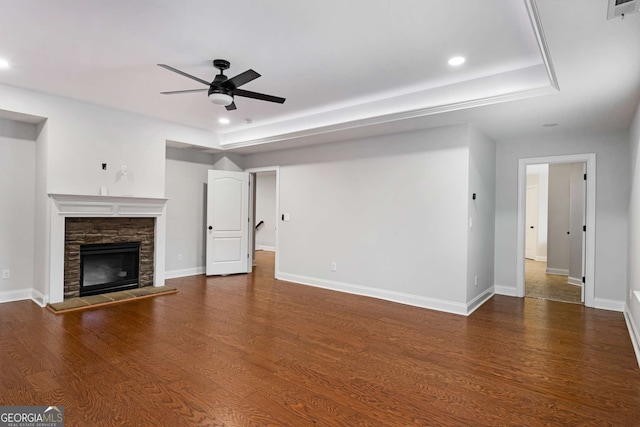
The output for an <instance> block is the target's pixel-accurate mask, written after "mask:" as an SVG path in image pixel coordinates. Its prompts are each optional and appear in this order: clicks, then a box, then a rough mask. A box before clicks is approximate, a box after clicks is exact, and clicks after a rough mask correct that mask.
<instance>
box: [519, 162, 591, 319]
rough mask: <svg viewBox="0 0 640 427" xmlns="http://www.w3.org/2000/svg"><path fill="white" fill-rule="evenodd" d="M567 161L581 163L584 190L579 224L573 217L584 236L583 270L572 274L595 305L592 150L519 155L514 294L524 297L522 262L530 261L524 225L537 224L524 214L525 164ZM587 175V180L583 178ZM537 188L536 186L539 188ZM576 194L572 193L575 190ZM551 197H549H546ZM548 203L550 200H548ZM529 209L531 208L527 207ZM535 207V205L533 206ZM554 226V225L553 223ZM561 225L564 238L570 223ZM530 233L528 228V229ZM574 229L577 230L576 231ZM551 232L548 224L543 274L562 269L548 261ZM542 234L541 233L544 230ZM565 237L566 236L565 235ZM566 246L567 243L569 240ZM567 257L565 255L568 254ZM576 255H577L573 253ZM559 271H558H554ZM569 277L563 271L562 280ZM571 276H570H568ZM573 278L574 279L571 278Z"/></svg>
mask: <svg viewBox="0 0 640 427" xmlns="http://www.w3.org/2000/svg"><path fill="white" fill-rule="evenodd" d="M570 163H582V164H583V165H582V167H583V171H584V173H583V175H582V181H583V183H582V185H584V187H585V188H584V190H583V194H584V202H583V205H584V206H585V207H584V210H583V213H582V215H583V221H582V223H581V224H580V222H579V221H577V222H576V221H575V220H574V224H575V225H576V226H577V227H580V228H581V229H580V232H581V233H583V234H582V236H583V239H582V242H581V244H582V246H583V249H582V254H583V257H582V259H581V265H580V270H581V271H583V272H584V273H583V274H582V276H579V275H578V277H575V279H576V280H577V281H580V282H582V286H579V288H580V290H581V300H583V301H584V304H585V305H586V306H587V307H594V305H595V286H596V285H595V226H596V224H595V215H596V214H595V198H596V186H595V182H596V156H595V154H593V153H586V154H572V155H564V156H553V157H538V158H528V159H520V160H519V161H518V213H517V224H516V241H517V255H516V296H518V297H524V296H525V265H526V261H530V260H531V259H532V258H531V256H532V255H531V249H532V244H531V243H530V244H529V252H528V251H527V248H526V246H527V241H526V240H527V239H526V235H527V231H526V230H527V229H528V230H531V228H530V227H531V226H532V225H533V226H534V227H536V224H535V223H534V224H531V223H527V215H526V208H527V203H526V202H527V168H528V166H529V165H539V164H548V165H549V168H551V166H552V165H559V164H570ZM554 169H555V167H554ZM585 178H586V180H585ZM538 192H540V191H539V188H538ZM534 193H535V190H533V192H530V193H529V194H530V195H529V197H530V198H532V197H533V195H532V194H534ZM574 194H575V193H574ZM563 197H564V198H565V199H568V198H570V193H569V195H568V196H567V195H566V194H565V196H563ZM547 200H550V199H547ZM547 203H549V202H547ZM547 209H549V207H548V206H547ZM530 210H531V209H530ZM533 210H536V209H533ZM538 212H539V210H538ZM539 219H540V216H538V220H539ZM568 221H569V222H571V220H570V219H569V220H568ZM554 227H555V226H554ZM562 228H564V236H565V239H566V237H567V236H570V235H571V229H570V228H571V227H570V224H569V225H567V224H566V223H565V224H564V225H563V226H561V229H562ZM567 232H568V233H569V234H567ZM529 233H531V232H529ZM575 233H578V232H577V231H576V232H575ZM551 234H552V232H551V231H550V224H547V234H546V235H547V254H546V263H547V265H546V266H545V268H544V271H543V273H542V274H544V275H548V274H552V275H553V273H558V272H562V273H564V271H559V270H553V269H554V268H556V269H562V267H558V266H556V265H555V264H551V265H550V263H549V261H550V257H551V256H552V255H551V254H550V253H549V250H550V242H549V241H548V240H549V237H550V236H551ZM553 234H554V237H558V236H559V234H558V232H553ZM538 236H540V234H538ZM543 236H544V234H543ZM567 240H568V239H567ZM539 244H540V240H539V241H538V242H537V245H539ZM568 244H569V247H570V243H568ZM535 256H540V255H539V254H538V253H536V255H534V257H533V260H534V261H535ZM567 258H568V257H567ZM574 258H576V257H574ZM574 261H577V258H576V259H574ZM565 269H566V270H570V266H569V267H565ZM555 275H558V274H555ZM569 277H570V271H567V272H566V276H564V277H563V278H562V279H563V281H564V283H567V282H568V281H569ZM571 277H572V278H573V276H571ZM572 280H573V279H572ZM573 286H577V285H573Z"/></svg>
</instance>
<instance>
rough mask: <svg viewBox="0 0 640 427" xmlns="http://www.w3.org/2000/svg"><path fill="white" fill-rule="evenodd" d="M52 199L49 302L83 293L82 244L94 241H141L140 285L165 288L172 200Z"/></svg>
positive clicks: (59, 196)
mask: <svg viewBox="0 0 640 427" xmlns="http://www.w3.org/2000/svg"><path fill="white" fill-rule="evenodd" d="M49 198H50V200H51V202H52V203H51V205H50V206H51V209H50V219H51V222H50V226H51V241H50V246H49V247H50V248H51V249H50V254H49V260H50V265H49V292H48V295H47V296H46V297H48V298H46V299H45V302H50V303H56V302H62V301H63V300H64V299H65V298H72V297H76V296H79V295H80V279H81V278H80V274H81V271H80V252H81V251H80V248H81V246H85V247H86V246H91V245H94V244H102V243H105V244H109V243H125V242H130V243H136V242H139V244H140V246H139V272H138V276H139V277H138V282H137V285H136V287H143V286H164V265H165V260H164V253H165V249H164V246H165V239H166V237H165V232H166V231H165V227H166V223H165V221H166V220H165V204H166V202H167V199H159V198H146V197H145V198H143V197H113V196H80V195H70V194H50V195H49ZM121 270H124V269H123V268H121ZM120 274H122V273H120ZM127 274H129V273H127Z"/></svg>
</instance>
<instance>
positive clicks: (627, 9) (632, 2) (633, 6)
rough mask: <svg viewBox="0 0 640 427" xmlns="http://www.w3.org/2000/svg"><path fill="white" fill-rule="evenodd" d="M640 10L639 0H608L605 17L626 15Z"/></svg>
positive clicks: (611, 17)
mask: <svg viewBox="0 0 640 427" xmlns="http://www.w3.org/2000/svg"><path fill="white" fill-rule="evenodd" d="M638 10H640V0H609V8H608V10H607V19H613V18H616V17H618V16H623V15H628V14H630V13H634V12H637V11H638Z"/></svg>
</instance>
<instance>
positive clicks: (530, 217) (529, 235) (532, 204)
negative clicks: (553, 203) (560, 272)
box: [525, 185, 538, 259]
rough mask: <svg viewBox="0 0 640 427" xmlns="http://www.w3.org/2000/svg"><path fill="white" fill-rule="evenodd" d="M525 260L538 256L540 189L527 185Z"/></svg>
mask: <svg viewBox="0 0 640 427" xmlns="http://www.w3.org/2000/svg"><path fill="white" fill-rule="evenodd" d="M525 203H526V214H525V215H526V219H525V222H526V227H527V228H526V236H525V258H529V259H536V257H537V255H538V187H537V186H535V185H527V200H526V202H525Z"/></svg>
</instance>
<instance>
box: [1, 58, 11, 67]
mask: <svg viewBox="0 0 640 427" xmlns="http://www.w3.org/2000/svg"><path fill="white" fill-rule="evenodd" d="M0 68H9V61H7V60H6V59H2V58H0Z"/></svg>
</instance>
